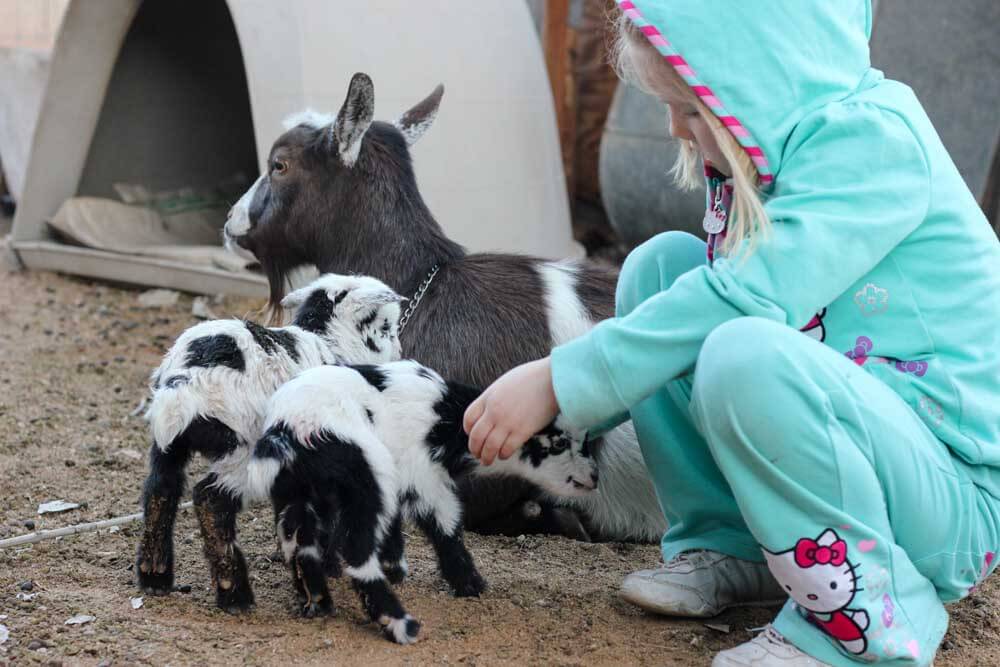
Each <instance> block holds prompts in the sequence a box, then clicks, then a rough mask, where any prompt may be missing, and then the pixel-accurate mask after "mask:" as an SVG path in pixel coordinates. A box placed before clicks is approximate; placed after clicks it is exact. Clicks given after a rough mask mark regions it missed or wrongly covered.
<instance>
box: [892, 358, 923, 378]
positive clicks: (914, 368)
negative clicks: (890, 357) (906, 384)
mask: <svg viewBox="0 0 1000 667" xmlns="http://www.w3.org/2000/svg"><path fill="white" fill-rule="evenodd" d="M896 370H897V371H899V372H900V373H913V374H914V375H916V376H917V377H921V378H922V377H923V376H924V373H926V372H927V362H926V361H897V362H896Z"/></svg>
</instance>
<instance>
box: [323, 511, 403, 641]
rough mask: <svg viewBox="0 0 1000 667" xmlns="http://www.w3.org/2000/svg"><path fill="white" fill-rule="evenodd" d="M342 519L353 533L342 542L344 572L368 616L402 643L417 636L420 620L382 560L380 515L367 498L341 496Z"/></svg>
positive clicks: (343, 525) (392, 637)
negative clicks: (395, 587) (393, 586)
mask: <svg viewBox="0 0 1000 667" xmlns="http://www.w3.org/2000/svg"><path fill="white" fill-rule="evenodd" d="M341 500H342V502H343V510H342V511H341V513H340V523H341V525H342V529H343V534H344V535H346V536H349V537H348V538H347V539H345V540H344V541H343V543H342V544H341V554H340V555H341V557H343V559H344V563H345V565H346V567H345V568H344V572H346V573H347V576H349V577H350V578H351V579H352V583H353V584H354V590H356V591H357V592H358V597H360V598H361V604H362V605H363V606H364V608H365V611H366V612H368V617H369V618H371V619H372V620H373V621H375V622H376V623H378V624H379V625H380V626H382V632H384V633H385V635H386V636H387V637H388V638H389V639H391V640H393V641H394V642H396V643H398V644H412V643H413V642H415V641H416V640H417V633H418V632H419V631H420V623H418V622H417V620H416V619H414V618H413V617H412V616H410V615H409V614H407V613H406V610H405V609H403V605H402V604H400V602H399V599H398V598H397V597H396V595H395V593H393V592H392V589H391V588H389V582H388V580H387V579H386V577H385V574H383V572H382V568H381V565H380V563H379V546H380V545H379V541H378V531H377V527H378V519H379V517H378V515H377V513H376V511H375V510H373V509H372V507H371V503H370V502H368V499H367V498H341Z"/></svg>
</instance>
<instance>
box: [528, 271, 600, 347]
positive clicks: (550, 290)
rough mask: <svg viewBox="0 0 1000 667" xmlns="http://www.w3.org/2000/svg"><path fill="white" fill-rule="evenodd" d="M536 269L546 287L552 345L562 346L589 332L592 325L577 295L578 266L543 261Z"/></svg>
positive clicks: (547, 312)
mask: <svg viewBox="0 0 1000 667" xmlns="http://www.w3.org/2000/svg"><path fill="white" fill-rule="evenodd" d="M537 268H538V275H539V277H540V278H541V279H542V283H543V284H544V285H545V306H546V308H545V311H546V314H547V316H548V323H549V333H550V335H551V336H552V346H553V347H555V346H558V345H562V344H563V343H566V342H568V341H570V340H573V339H574V338H579V337H580V336H582V335H583V334H585V333H587V332H588V331H590V330H591V329H592V328H593V327H594V322H593V321H592V320H591V319H590V315H589V314H588V313H587V309H586V307H584V305H583V302H582V301H580V297H579V296H578V295H577V293H576V283H577V274H578V273H579V270H580V269H579V267H577V266H576V265H575V264H573V263H570V262H545V263H542V264H538V265H537Z"/></svg>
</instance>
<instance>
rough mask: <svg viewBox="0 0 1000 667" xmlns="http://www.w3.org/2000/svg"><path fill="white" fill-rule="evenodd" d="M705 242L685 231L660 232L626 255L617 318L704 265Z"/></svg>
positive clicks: (617, 301) (619, 290)
mask: <svg viewBox="0 0 1000 667" xmlns="http://www.w3.org/2000/svg"><path fill="white" fill-rule="evenodd" d="M705 257H706V256H705V243H704V241H702V240H701V239H699V238H698V237H697V236H694V235H692V234H688V233H687V232H676V231H674V232H664V233H662V234H658V235H656V236H654V237H653V238H651V239H649V240H648V241H646V242H645V243H643V244H642V245H640V246H639V247H637V248H636V249H635V250H633V251H632V252H630V253H629V255H628V257H627V258H626V259H625V263H624V264H623V265H622V269H621V273H620V274H619V277H618V290H617V293H616V295H615V305H616V310H617V315H618V316H619V317H621V316H624V315H627V314H628V313H630V312H632V311H633V310H635V309H636V308H637V307H638V306H639V304H641V303H642V302H643V301H645V300H646V299H648V298H649V297H651V296H653V295H654V294H656V293H657V292H662V291H663V290H665V289H667V288H668V287H670V286H671V285H672V284H673V283H674V281H675V280H677V278H678V277H680V276H681V275H683V274H684V273H687V272H688V271H690V270H691V269H694V268H696V267H698V266H701V265H702V264H704V263H705V261H706V259H705Z"/></svg>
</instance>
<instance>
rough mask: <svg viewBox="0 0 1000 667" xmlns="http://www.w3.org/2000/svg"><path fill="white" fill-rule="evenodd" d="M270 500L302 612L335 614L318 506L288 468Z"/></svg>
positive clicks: (279, 478)
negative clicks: (327, 583)
mask: <svg viewBox="0 0 1000 667" xmlns="http://www.w3.org/2000/svg"><path fill="white" fill-rule="evenodd" d="M271 500H272V502H273V503H274V513H275V516H276V517H277V533H278V541H279V542H280V544H281V553H282V555H283V556H284V559H285V563H286V564H287V565H288V568H289V569H290V570H291V572H292V580H293V581H294V583H295V590H296V593H297V594H298V596H299V602H300V603H301V604H302V615H303V616H305V617H306V618H313V617H315V616H320V615H329V614H331V613H333V599H332V598H331V597H330V589H329V588H328V587H327V585H326V567H325V563H324V556H325V552H326V544H325V542H326V541H325V540H324V539H323V533H324V529H323V526H322V524H321V522H320V517H319V516H317V512H316V508H315V507H314V505H313V503H312V502H310V498H309V496H308V495H307V494H305V493H303V492H302V491H301V487H300V485H298V484H296V480H294V479H293V478H292V475H291V474H290V473H289V472H288V471H282V472H281V473H280V474H279V475H278V477H277V478H276V479H275V482H274V487H273V488H272V489H271Z"/></svg>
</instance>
